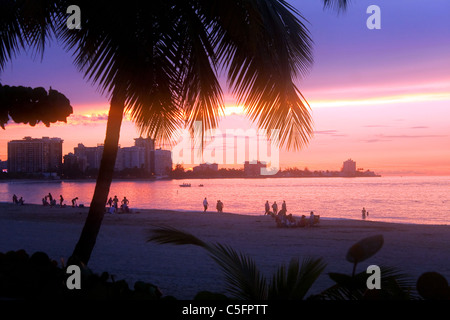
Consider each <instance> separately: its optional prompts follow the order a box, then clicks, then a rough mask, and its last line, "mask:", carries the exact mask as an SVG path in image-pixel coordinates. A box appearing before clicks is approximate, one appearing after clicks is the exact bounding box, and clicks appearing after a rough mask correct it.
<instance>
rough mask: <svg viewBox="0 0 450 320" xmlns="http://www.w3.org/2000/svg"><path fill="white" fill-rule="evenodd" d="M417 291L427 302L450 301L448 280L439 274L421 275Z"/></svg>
mask: <svg viewBox="0 0 450 320" xmlns="http://www.w3.org/2000/svg"><path fill="white" fill-rule="evenodd" d="M417 291H418V292H419V294H420V295H421V296H422V297H423V298H424V299H426V300H450V287H449V285H448V282H447V279H446V278H445V277H444V276H443V275H442V274H440V273H438V272H425V273H423V274H422V275H420V277H419V279H418V280H417Z"/></svg>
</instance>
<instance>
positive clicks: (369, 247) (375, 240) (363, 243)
mask: <svg viewBox="0 0 450 320" xmlns="http://www.w3.org/2000/svg"><path fill="white" fill-rule="evenodd" d="M383 243H384V238H383V235H374V236H370V237H367V238H364V239H362V240H360V241H358V242H357V243H355V244H354V245H353V246H351V247H350V249H349V250H348V252H347V255H346V259H347V261H349V262H352V263H353V274H355V271H356V265H357V264H358V263H359V262H362V261H364V260H366V259H368V258H370V257H371V256H373V255H374V254H375V253H377V252H378V251H379V250H380V249H381V247H382V246H383Z"/></svg>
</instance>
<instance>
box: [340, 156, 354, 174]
mask: <svg viewBox="0 0 450 320" xmlns="http://www.w3.org/2000/svg"><path fill="white" fill-rule="evenodd" d="M341 173H342V175H344V176H349V177H351V176H355V175H356V162H355V161H353V160H352V159H348V160H347V161H344V163H343V164H342V169H341Z"/></svg>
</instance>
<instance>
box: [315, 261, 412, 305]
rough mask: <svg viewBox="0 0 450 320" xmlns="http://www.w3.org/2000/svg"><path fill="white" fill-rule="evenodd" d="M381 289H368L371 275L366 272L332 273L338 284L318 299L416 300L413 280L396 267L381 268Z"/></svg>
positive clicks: (321, 294) (322, 293)
mask: <svg viewBox="0 0 450 320" xmlns="http://www.w3.org/2000/svg"><path fill="white" fill-rule="evenodd" d="M380 272H381V281H380V285H381V289H372V290H369V289H368V288H367V279H368V277H369V274H367V273H366V272H365V271H363V272H360V273H358V274H355V275H354V276H351V275H346V274H342V273H330V274H329V276H330V278H331V279H332V280H333V281H334V282H335V283H336V284H335V285H333V286H331V287H330V288H328V289H326V290H324V291H323V292H321V293H320V294H319V295H318V296H317V297H318V298H319V299H324V300H363V299H370V300H410V299H416V298H417V294H416V293H415V290H414V286H415V284H414V281H413V280H412V278H411V277H410V276H409V275H407V274H405V273H403V272H401V271H400V270H398V269H397V268H394V267H385V266H380Z"/></svg>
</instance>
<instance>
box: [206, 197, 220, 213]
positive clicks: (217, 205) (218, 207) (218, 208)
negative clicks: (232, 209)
mask: <svg viewBox="0 0 450 320" xmlns="http://www.w3.org/2000/svg"><path fill="white" fill-rule="evenodd" d="M216 209H217V212H223V202H222V201H221V200H217V203H216ZM206 210H208V199H206V197H205V199H203V212H206Z"/></svg>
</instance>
